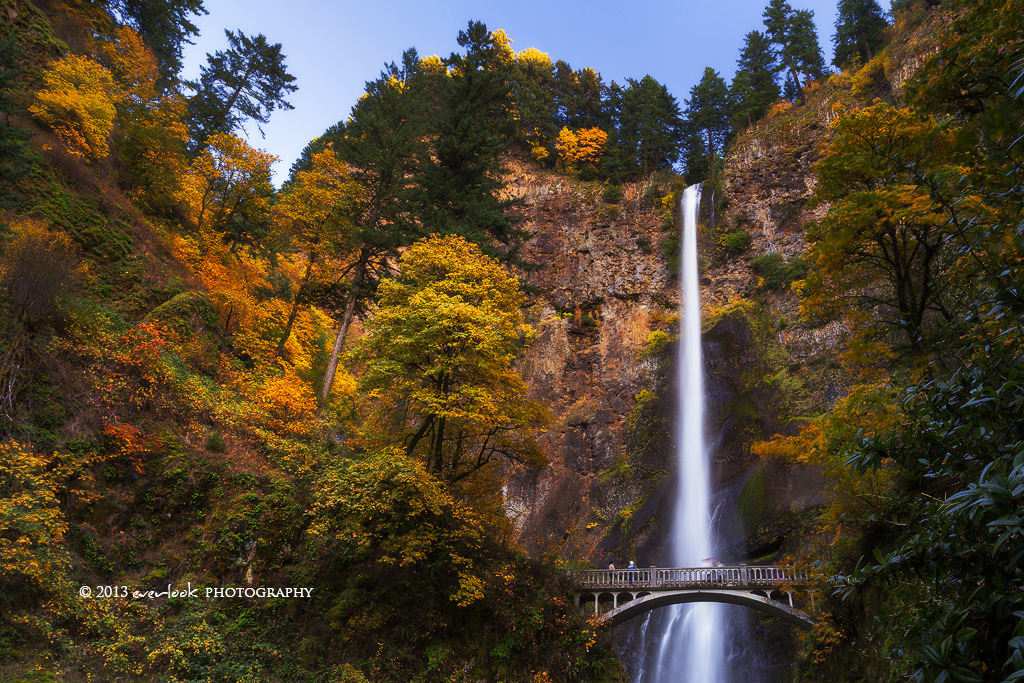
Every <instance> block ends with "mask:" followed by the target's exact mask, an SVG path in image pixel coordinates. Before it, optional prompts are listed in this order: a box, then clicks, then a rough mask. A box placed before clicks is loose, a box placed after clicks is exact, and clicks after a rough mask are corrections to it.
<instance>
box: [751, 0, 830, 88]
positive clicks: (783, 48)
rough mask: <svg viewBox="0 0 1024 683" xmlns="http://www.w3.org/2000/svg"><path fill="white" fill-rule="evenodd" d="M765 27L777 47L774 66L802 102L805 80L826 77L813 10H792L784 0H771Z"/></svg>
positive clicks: (765, 11)
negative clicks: (784, 76) (776, 58)
mask: <svg viewBox="0 0 1024 683" xmlns="http://www.w3.org/2000/svg"><path fill="white" fill-rule="evenodd" d="M764 26H765V30H766V32H767V34H768V38H769V40H771V42H772V43H773V44H774V45H775V48H776V54H777V56H778V66H777V69H778V71H779V72H786V73H787V74H788V77H789V79H791V83H792V84H793V90H792V91H790V92H793V93H794V94H795V96H796V97H799V98H800V101H801V102H802V101H803V100H804V86H805V85H806V83H807V81H808V80H820V79H822V78H824V76H825V58H824V57H823V56H822V53H821V47H820V46H819V45H818V34H817V32H816V30H815V27H814V12H811V11H809V10H794V9H793V8H792V7H791V6H790V4H789V2H787V0H771V2H770V3H769V4H768V6H767V7H766V8H765V10H764ZM801 76H803V82H801V80H800V77H801Z"/></svg>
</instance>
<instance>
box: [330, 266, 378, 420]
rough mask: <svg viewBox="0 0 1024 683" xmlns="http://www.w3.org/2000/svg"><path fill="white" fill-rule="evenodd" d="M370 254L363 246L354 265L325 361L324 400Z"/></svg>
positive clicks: (343, 343)
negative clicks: (339, 317) (336, 327)
mask: <svg viewBox="0 0 1024 683" xmlns="http://www.w3.org/2000/svg"><path fill="white" fill-rule="evenodd" d="M369 258H370V254H369V252H368V251H367V250H366V249H365V248H364V249H363V250H362V253H360V255H359V264H358V265H357V266H356V272H355V276H354V277H353V279H352V289H350V290H349V293H348V301H346V302H345V312H344V313H343V314H342V316H341V322H340V323H338V333H337V335H335V338H334V348H332V349H331V358H330V360H329V361H327V370H326V372H325V373H324V384H323V387H322V388H321V389H320V398H321V399H322V400H324V401H326V400H327V398H328V397H329V396H330V395H331V388H332V387H333V386H334V376H335V374H337V372H338V357H339V356H340V355H341V349H342V347H344V346H345V337H347V336H348V328H349V326H350V325H351V324H352V316H353V314H354V313H355V310H356V300H357V299H358V298H359V288H360V286H361V285H362V283H363V278H365V277H366V262H367V261H368V260H369Z"/></svg>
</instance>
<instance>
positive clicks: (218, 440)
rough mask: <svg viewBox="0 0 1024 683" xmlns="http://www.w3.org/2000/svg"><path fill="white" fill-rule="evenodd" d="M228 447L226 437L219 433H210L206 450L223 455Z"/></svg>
mask: <svg viewBox="0 0 1024 683" xmlns="http://www.w3.org/2000/svg"><path fill="white" fill-rule="evenodd" d="M226 447H227V444H226V443H224V435H223V434H221V433H220V432H219V431H214V432H210V435H209V436H207V437H206V450H208V451H210V452H212V453H223V452H224V449H225V448H226Z"/></svg>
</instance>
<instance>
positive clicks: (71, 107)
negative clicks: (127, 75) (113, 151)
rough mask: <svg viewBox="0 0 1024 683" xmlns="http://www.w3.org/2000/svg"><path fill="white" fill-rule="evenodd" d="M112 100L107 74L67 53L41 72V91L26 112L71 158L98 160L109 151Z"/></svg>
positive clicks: (113, 93)
mask: <svg viewBox="0 0 1024 683" xmlns="http://www.w3.org/2000/svg"><path fill="white" fill-rule="evenodd" d="M115 98H116V88H115V85H114V79H113V78H112V77H111V75H110V72H109V71H107V70H106V69H105V68H103V66H101V65H100V64H97V63H96V62H94V61H93V60H91V59H89V58H88V57H83V56H81V55H75V54H69V55H67V56H65V57H62V58H61V59H58V60H57V61H56V62H54V63H53V64H51V65H50V68H49V69H47V70H46V71H45V72H44V73H43V89H42V90H40V91H39V93H38V94H37V95H36V101H35V103H33V104H32V106H30V107H29V111H30V112H31V113H32V115H33V116H34V117H35V118H36V120H37V121H39V122H40V123H42V124H43V125H45V126H47V127H48V128H50V129H51V130H53V132H54V133H55V134H56V135H57V137H58V138H60V140H61V142H62V143H64V146H65V147H66V148H67V150H68V151H69V152H71V153H72V154H73V155H75V156H78V157H83V158H88V159H92V160H96V161H98V160H100V159H104V158H106V156H107V155H108V154H109V152H110V145H109V141H108V139H109V137H110V130H111V128H113V126H114V117H115V116H116V114H117V110H116V108H115V106H114V102H115Z"/></svg>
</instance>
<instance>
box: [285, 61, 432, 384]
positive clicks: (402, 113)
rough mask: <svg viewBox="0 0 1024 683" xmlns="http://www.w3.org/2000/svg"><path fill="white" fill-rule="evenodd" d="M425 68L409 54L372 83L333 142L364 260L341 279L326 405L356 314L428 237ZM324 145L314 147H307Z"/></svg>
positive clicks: (360, 258)
mask: <svg viewBox="0 0 1024 683" xmlns="http://www.w3.org/2000/svg"><path fill="white" fill-rule="evenodd" d="M421 65H422V62H421V60H420V59H419V58H418V56H417V55H416V51H415V50H408V51H406V52H405V54H404V55H403V57H402V65H401V66H398V65H396V64H395V63H391V64H389V65H387V66H386V67H385V68H384V71H382V72H381V75H380V77H379V78H378V79H377V80H375V81H370V82H369V83H367V84H366V92H365V94H364V95H363V97H362V98H360V100H359V102H357V103H356V105H355V106H354V107H353V108H352V115H351V116H350V117H349V119H348V122H347V123H346V124H345V125H344V127H343V135H342V137H341V139H340V140H337V141H336V142H335V149H336V151H337V153H338V156H339V157H340V158H341V159H342V160H343V161H345V163H346V164H347V165H348V167H349V168H350V169H351V172H352V177H353V180H355V181H356V182H357V183H359V185H360V186H361V187H362V188H363V190H364V193H365V197H364V201H363V205H362V210H361V211H360V214H359V215H358V216H357V218H356V226H355V234H354V237H353V239H354V240H355V242H356V243H357V244H358V245H359V246H358V253H357V254H356V256H355V257H354V259H353V260H352V262H351V264H350V266H349V267H348V268H347V269H346V271H345V272H343V273H341V274H340V278H341V280H342V281H343V282H344V283H345V285H344V288H343V292H344V293H343V298H342V303H341V304H340V306H339V307H338V314H339V317H338V329H337V332H336V333H335V339H334V346H333V348H332V350H331V356H330V360H329V361H328V364H327V369H326V372H325V375H324V384H323V387H322V389H321V392H320V395H321V397H322V398H323V400H327V398H328V396H330V393H331V388H332V386H333V385H334V377H335V373H336V372H337V367H338V359H339V357H340V354H341V350H342V348H343V347H344V344H345V339H346V337H347V336H348V330H349V326H350V325H351V323H352V317H353V315H354V314H355V312H356V310H357V309H358V307H359V305H360V304H361V303H362V302H363V301H364V300H365V299H366V298H367V297H369V296H370V295H372V294H373V292H374V291H375V290H376V288H377V284H378V283H379V282H380V279H381V278H382V277H383V276H384V275H386V274H388V268H389V264H390V263H391V261H392V259H393V257H394V256H395V255H396V254H397V252H398V250H399V249H400V248H402V247H405V246H408V245H409V244H411V243H412V242H413V241H415V240H416V238H417V237H418V236H419V235H420V234H421V232H422V231H421V229H420V227H419V223H418V221H417V220H416V218H417V216H418V211H419V206H420V205H421V204H422V197H423V193H422V190H421V188H420V186H419V180H420V175H421V173H422V164H423V163H424V161H425V159H426V158H427V156H428V155H429V154H428V153H429V149H428V147H427V142H426V138H427V137H428V131H429V124H430V120H429V119H430V112H429V105H430V100H431V99H432V94H431V93H429V92H427V89H428V88H430V87H431V85H432V84H431V83H430V81H431V77H430V76H429V75H427V74H426V73H424V72H423V70H422V68H421ZM340 127H341V124H339V125H338V126H336V127H335V128H336V129H339V128H340ZM329 132H330V129H329ZM333 135H337V133H335V134H333ZM333 135H332V136H333ZM326 137H327V135H325V136H322V137H321V138H320V139H321V140H322V139H324V138H326ZM318 144H319V143H318V141H314V142H313V143H310V145H309V146H308V147H314V146H317V145H318ZM296 163H298V162H296Z"/></svg>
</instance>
